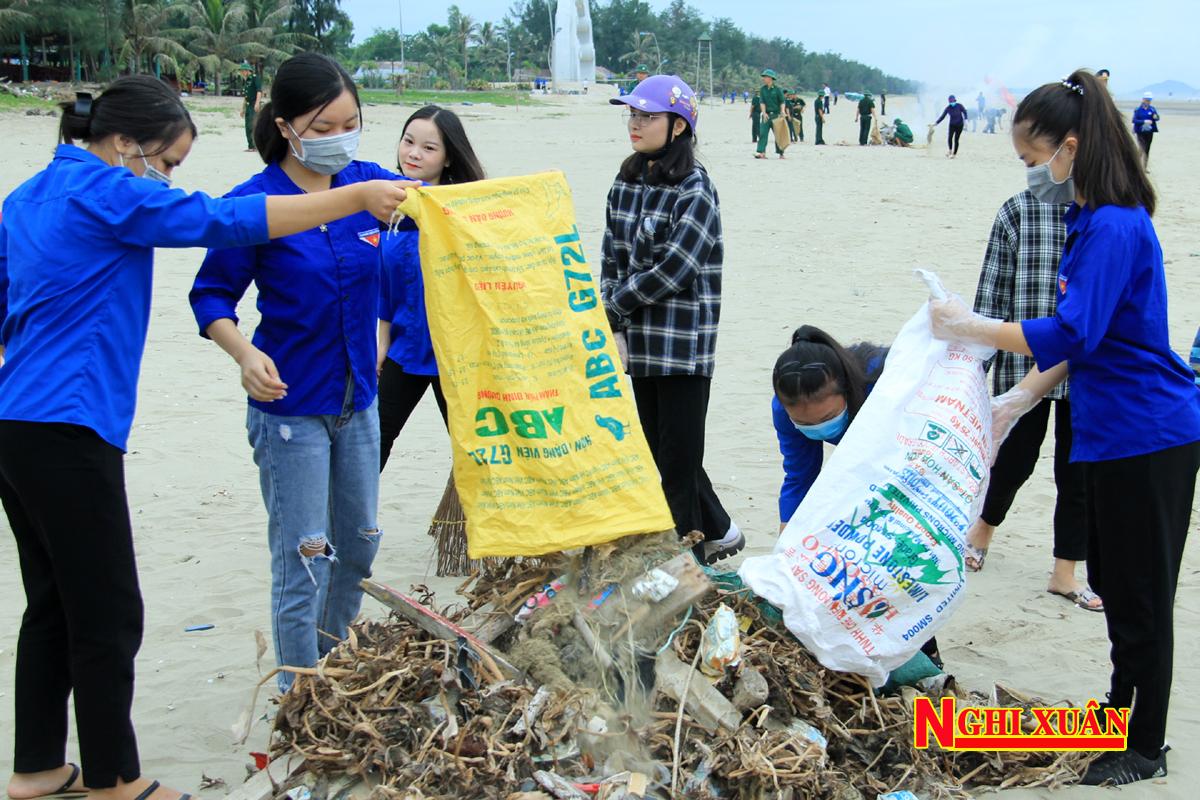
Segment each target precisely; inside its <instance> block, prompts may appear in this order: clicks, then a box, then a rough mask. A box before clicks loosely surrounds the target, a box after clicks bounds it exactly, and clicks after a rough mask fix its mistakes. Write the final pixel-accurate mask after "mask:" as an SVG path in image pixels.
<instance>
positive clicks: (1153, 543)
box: [1085, 442, 1200, 758]
mask: <svg viewBox="0 0 1200 800" xmlns="http://www.w3.org/2000/svg"><path fill="white" fill-rule="evenodd" d="M1085 466H1086V475H1087V478H1086V481H1087V499H1088V559H1087V564H1088V581H1089V582H1090V583H1091V585H1092V588H1093V589H1094V590H1095V591H1096V593H1097V594H1099V595H1100V597H1101V599H1103V600H1104V617H1105V620H1106V622H1107V623H1108V640H1109V642H1110V643H1111V644H1112V649H1111V657H1112V665H1113V670H1112V686H1111V690H1110V692H1109V702H1110V703H1112V704H1113V705H1116V706H1118V707H1122V708H1123V707H1126V706H1132V707H1133V714H1132V716H1131V717H1130V720H1129V740H1128V747H1129V749H1131V750H1136V751H1137V752H1139V753H1141V754H1142V755H1143V756H1146V757H1147V758H1157V757H1158V753H1159V750H1160V749H1161V748H1162V745H1163V738H1164V736H1165V735H1166V729H1167V706H1168V704H1169V702H1170V697H1171V673H1172V660H1173V657H1174V643H1175V638H1174V605H1175V587H1176V585H1177V584H1178V582H1179V563H1180V561H1181V560H1182V558H1183V547H1184V543H1185V542H1186V541H1187V534H1188V524H1189V519H1190V516H1191V512H1192V499H1193V496H1194V494H1195V490H1196V471H1197V469H1200V442H1194V443H1192V444H1189V445H1184V446H1182V447H1173V448H1171V449H1169V450H1160V451H1158V452H1157V453H1150V454H1148V455H1144V456H1135V457H1132V458H1122V459H1117V460H1114V461H1098V462H1093V463H1089V464H1087V465H1085Z"/></svg>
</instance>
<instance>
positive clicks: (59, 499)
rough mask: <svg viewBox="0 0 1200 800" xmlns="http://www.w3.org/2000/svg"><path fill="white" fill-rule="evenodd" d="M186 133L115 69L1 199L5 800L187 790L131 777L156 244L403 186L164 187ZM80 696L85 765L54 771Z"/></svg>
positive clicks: (122, 798)
mask: <svg viewBox="0 0 1200 800" xmlns="http://www.w3.org/2000/svg"><path fill="white" fill-rule="evenodd" d="M195 136H196V128H195V125H193V123H192V120H191V118H190V116H189V115H188V112H187V110H186V109H185V108H184V106H183V104H182V102H180V100H179V96H178V94H177V93H176V92H174V91H173V90H171V89H170V88H169V87H168V86H166V84H164V83H162V82H161V81H158V80H156V79H155V78H152V77H150V76H145V75H138V76H131V77H126V78H121V79H118V80H117V81H115V82H113V83H112V84H111V85H110V86H109V88H108V89H107V90H106V91H105V92H104V93H103V94H101V95H100V96H99V97H97V98H96V99H95V100H92V99H91V98H90V96H88V95H80V99H79V100H78V101H76V102H72V103H64V104H63V116H62V122H61V126H60V139H61V141H62V142H63V143H62V144H60V145H59V147H58V149H57V150H56V151H55V154H54V160H53V161H52V162H51V163H50V165H49V166H48V167H46V169H44V170H42V171H41V172H39V173H38V174H37V175H35V176H33V177H32V178H30V179H29V180H27V181H26V182H25V183H23V184H21V186H19V187H18V188H17V189H15V190H14V191H13V192H12V193H11V194H10V195H9V196H8V197H7V198H6V199H5V201H4V209H3V217H2V218H0V500H2V501H3V505H4V510H5V512H6V514H7V516H8V521H9V524H10V527H11V528H12V532H13V535H14V537H15V538H16V541H17V554H18V558H19V561H20V567H21V576H22V580H23V582H24V586H25V595H26V609H25V613H24V616H23V617H22V620H21V632H20V637H19V638H18V642H17V654H16V679H15V691H14V696H15V700H16V716H15V725H14V730H13V734H14V739H15V753H14V757H13V775H12V778H11V779H10V781H9V783H8V790H7V793H8V796H9V797H10V798H14V800H27V799H28V798H35V797H41V796H45V795H51V794H56V793H60V792H67V791H73V792H79V791H84V790H85V789H84V787H85V786H86V787H88V790H90V797H92V798H94V800H134V798H137V799H138V800H148V799H150V800H175V798H178V797H180V793H179V792H177V791H174V790H171V789H168V788H166V787H162V786H160V785H159V783H158V782H157V781H151V780H150V779H148V778H144V777H142V776H141V768H140V764H139V759H138V751H137V742H136V738H135V736H134V730H133V723H132V721H131V719H130V706H131V703H132V700H133V675H134V668H133V664H134V656H135V655H136V653H137V651H138V647H139V645H140V643H141V636H142V598H141V593H140V592H139V589H138V580H137V568H136V564H135V559H134V552H133V537H132V530H131V527H130V520H129V508H128V503H127V500H126V496H125V479H124V465H123V457H124V456H123V454H124V451H125V447H126V440H127V438H128V436H129V429H130V426H131V424H132V420H133V414H134V403H135V399H136V395H137V379H138V370H139V368H140V364H141V357H142V352H143V350H144V349H145V341H146V331H147V326H148V322H149V316H150V289H151V278H152V273H153V252H154V248H155V247H204V246H231V245H250V244H255V243H258V242H265V241H267V240H268V238H270V237H277V236H287V235H290V234H293V233H295V232H297V231H300V230H304V229H306V228H310V227H314V226H316V225H321V224H324V223H328V222H330V221H332V220H335V219H338V218H340V217H343V216H346V215H350V214H356V215H357V214H360V213H361V212H363V211H364V210H370V211H371V212H372V213H375V214H377V215H380V216H382V217H384V218H386V217H388V216H390V214H391V213H392V212H393V210H394V209H395V207H396V205H397V203H398V202H400V201H401V200H403V197H404V192H403V190H402V189H401V188H400V187H398V186H396V185H395V184H393V183H392V182H390V181H389V182H385V181H376V182H373V183H370V184H361V185H359V186H356V187H347V188H346V189H344V190H341V191H338V192H329V193H327V194H326V195H324V196H321V197H318V196H311V197H272V198H266V197H264V195H262V194H261V193H260V194H249V195H246V196H243V197H238V198H231V199H222V200H214V199H212V198H209V197H207V196H205V195H203V194H200V193H195V194H190V195H189V194H187V193H185V192H183V191H180V190H178V189H170V188H168V186H167V184H168V183H169V182H170V178H171V174H172V173H173V171H174V169H175V167H177V166H178V165H179V164H180V163H181V162H182V161H183V160H184V159H185V158H186V157H187V155H188V152H189V151H190V150H191V147H192V142H193V140H194V139H195ZM76 141H81V142H85V143H86V144H87V147H86V148H83V147H78V146H76V145H75V144H74V142H76ZM64 231H65V232H66V233H65V234H64ZM72 694H73V695H74V706H75V721H76V729H77V734H78V739H79V750H80V755H81V761H82V765H83V769H82V772H81V771H80V769H79V768H78V767H76V766H74V765H72V764H67V763H64V755H65V751H66V745H67V699H68V696H70V695H72ZM85 781H86V783H85Z"/></svg>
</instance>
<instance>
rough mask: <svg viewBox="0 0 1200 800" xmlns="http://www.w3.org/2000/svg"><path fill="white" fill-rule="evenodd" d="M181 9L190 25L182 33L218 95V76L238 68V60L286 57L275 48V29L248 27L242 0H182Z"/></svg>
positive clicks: (287, 53) (219, 83)
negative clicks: (213, 82)
mask: <svg viewBox="0 0 1200 800" xmlns="http://www.w3.org/2000/svg"><path fill="white" fill-rule="evenodd" d="M181 9H182V10H183V12H184V14H186V16H187V19H188V22H189V27H188V28H187V29H185V30H184V31H181V32H172V33H173V34H174V33H181V34H182V35H183V36H184V37H185V38H186V39H187V40H188V49H189V50H190V51H191V53H192V54H193V56H194V57H195V59H196V62H197V63H198V64H200V66H202V67H204V71H205V73H206V74H210V75H212V76H213V80H214V81H215V83H216V90H217V95H218V96H220V94H221V75H223V74H226V73H229V72H232V71H233V70H235V69H237V67H238V62H241V61H251V60H260V59H285V58H287V57H288V56H289V55H290V49H291V48H290V47H289V48H288V49H287V50H284V49H281V48H279V47H276V46H275V44H274V42H275V36H276V33H277V32H276V31H275V30H273V29H271V28H266V27H257V28H250V27H247V24H246V23H247V11H246V3H245V2H244V0H185V1H184V3H183V4H182V5H181Z"/></svg>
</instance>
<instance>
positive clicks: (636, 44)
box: [621, 32, 657, 72]
mask: <svg viewBox="0 0 1200 800" xmlns="http://www.w3.org/2000/svg"><path fill="white" fill-rule="evenodd" d="M629 41H630V42H631V43H632V44H633V49H632V50H630V51H629V52H628V53H622V54H621V60H622V61H627V62H629V63H630V64H645V63H646V62H647V61H650V60H651V58H650V54H651V53H653V52H654V51H653V50H651V49H650V47H651V45H652V44H653V42H654V34H652V33H646V34H644V35H643V34H641V33H637V32H635V33H633V34H631V35H630V39H629ZM655 71H656V72H657V70H655Z"/></svg>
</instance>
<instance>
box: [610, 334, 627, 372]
mask: <svg viewBox="0 0 1200 800" xmlns="http://www.w3.org/2000/svg"><path fill="white" fill-rule="evenodd" d="M613 341H614V342H616V344H617V355H618V356H620V357H621V367H622V368H623V369H624V370H625V371H626V372H628V371H629V342H627V341H626V340H625V331H617V332H616V333H614V334H613Z"/></svg>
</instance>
